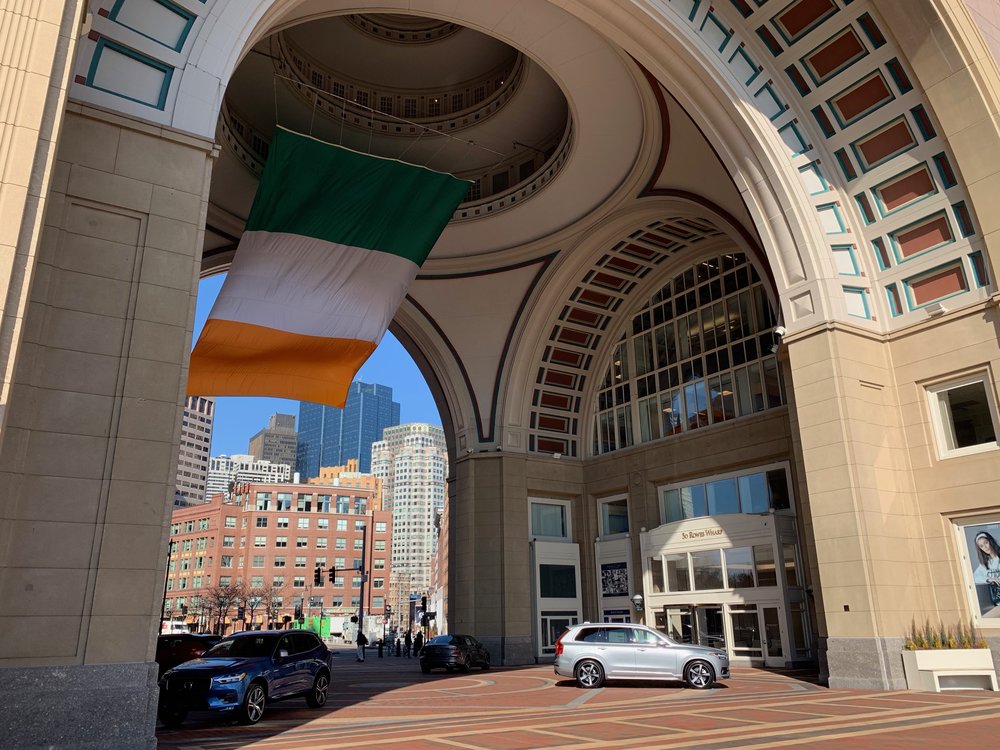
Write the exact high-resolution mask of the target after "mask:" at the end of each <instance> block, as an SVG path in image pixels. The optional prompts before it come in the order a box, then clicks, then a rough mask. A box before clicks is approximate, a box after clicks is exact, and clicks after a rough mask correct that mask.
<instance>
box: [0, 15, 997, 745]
mask: <svg viewBox="0 0 1000 750" xmlns="http://www.w3.org/2000/svg"><path fill="white" fill-rule="evenodd" d="M389 5H390V6H392V12H391V13H389V12H387V7H388V6H387V5H386V4H385V3H380V4H379V3H368V2H366V1H362V2H352V3H346V2H343V0H311V1H310V2H309V3H302V2H298V0H255V2H233V1H232V0H205V1H204V2H183V3H176V2H173V3H170V2H147V1H146V0H115V2H108V1H107V0H53V1H52V2H44V3H20V4H15V5H14V6H13V7H10V6H11V4H10V3H8V4H7V5H5V6H4V8H3V10H0V14H3V20H4V23H5V24H6V25H5V26H4V27H5V28H9V29H10V30H11V33H10V34H9V35H8V37H9V39H10V44H8V45H5V47H4V54H3V55H2V56H0V67H2V68H3V70H4V72H5V75H4V76H2V77H0V80H2V81H3V83H2V84H0V96H2V97H3V101H4V103H5V104H10V105H11V106H10V116H9V117H8V118H5V120H4V122H3V123H2V124H0V134H2V136H3V137H2V139H0V141H2V142H4V143H10V144H13V145H12V146H11V148H10V153H11V158H9V159H7V160H6V161H5V162H4V163H3V165H2V166H0V184H2V191H3V200H2V201H0V227H2V230H0V268H2V270H0V279H3V282H2V283H3V285H4V294H3V295H2V296H0V300H2V302H0V304H2V310H0V372H2V384H0V409H2V413H3V417H2V419H3V422H2V427H0V487H3V488H4V493H3V497H2V500H0V603H2V605H3V606H2V607H0V669H2V670H4V676H5V678H6V679H4V680H0V725H3V726H9V727H14V728H15V730H16V731H17V732H18V733H19V734H18V735H17V736H11V737H10V738H9V742H11V743H12V744H14V745H16V746H28V747H31V746H43V747H48V746H56V747H79V746H84V745H88V744H89V745H90V746H94V747H108V748H112V747H129V748H131V747H142V748H152V747H154V746H155V736H154V728H155V718H154V716H155V695H156V687H155V673H156V666H155V664H154V663H153V656H154V653H155V652H154V634H155V632H156V627H157V622H158V620H159V617H160V611H159V598H160V597H159V592H160V591H162V588H161V587H162V584H163V580H164V574H165V566H166V560H167V554H166V552H167V547H166V545H167V539H168V530H169V525H170V523H171V521H170V516H171V512H172V509H173V499H174V493H175V480H176V469H177V456H178V452H179V448H180V441H181V437H180V435H181V425H180V420H178V414H179V413H180V410H181V408H182V406H183V404H184V401H185V393H186V375H187V366H188V350H189V347H190V341H191V333H192V329H193V323H194V320H193V317H194V305H193V304H192V300H193V297H194V295H196V294H197V281H198V278H199V277H200V276H202V275H209V274H214V273H218V272H221V271H224V270H225V269H226V268H227V267H228V264H229V263H230V261H231V259H232V255H233V252H234V247H235V245H236V241H237V239H238V238H239V236H240V234H241V233H242V231H243V226H244V223H245V220H246V218H247V215H248V213H249V208H250V204H251V201H252V196H253V194H254V191H255V187H256V184H257V181H258V177H259V175H260V173H261V169H262V167H263V164H264V163H265V161H266V155H267V146H268V139H269V134H270V133H271V132H272V130H273V128H274V125H275V120H274V113H273V108H271V107H264V106H257V105H259V103H260V102H264V101H273V100H274V97H275V90H276V87H277V96H278V97H279V98H280V101H281V103H282V112H283V118H282V122H283V123H288V122H299V123H302V129H307V128H310V129H311V130H310V132H312V133H313V134H314V136H315V137H319V138H323V139H326V140H330V141H332V142H338V143H343V145H345V146H347V147H349V148H356V149H357V150H361V151H365V152H368V151H369V150H370V151H371V152H373V153H375V154H377V155H380V156H391V157H393V158H396V157H397V156H398V155H399V153H401V152H402V151H403V150H404V149H407V148H410V151H409V152H408V158H410V157H412V158H413V160H414V161H418V162H422V163H429V162H433V164H434V166H435V168H439V169H442V170H449V171H453V172H455V173H457V174H459V176H462V177H467V178H469V179H470V181H471V182H470V191H469V194H468V195H467V196H466V200H465V201H464V202H463V203H462V204H461V205H460V206H459V208H458V209H457V211H456V212H455V214H454V216H453V219H452V221H451V222H450V223H449V225H448V227H447V228H446V229H445V230H444V232H443V233H442V235H441V237H440V239H439V240H438V242H437V244H436V245H435V247H434V249H433V251H432V253H431V255H430V256H429V258H428V259H427V261H426V262H425V263H424V264H423V266H422V267H421V269H420V272H419V275H418V277H417V279H416V280H415V281H414V282H413V284H412V285H410V287H409V289H408V290H407V295H406V298H405V299H404V302H403V303H402V304H401V306H400V308H399V310H398V311H397V313H396V316H395V318H394V320H393V322H392V331H393V334H394V335H395V336H396V338H397V339H398V340H399V341H400V342H401V343H402V344H403V346H404V347H406V349H407V350H408V351H409V352H410V353H411V354H412V356H413V357H414V360H415V361H416V362H417V364H418V366H419V367H420V369H421V371H422V372H423V373H424V375H425V377H426V379H427V383H428V385H429V387H430V389H431V391H432V393H433V395H434V398H435V400H436V402H437V405H438V407H439V410H440V415H441V424H442V425H443V431H444V435H445V440H446V444H447V450H448V458H449V462H448V477H447V478H448V491H449V493H450V498H449V504H448V508H449V555H450V556H449V561H448V563H449V564H448V571H449V585H448V596H449V609H448V620H449V627H450V629H451V630H452V631H453V632H470V633H473V634H475V635H476V636H477V637H480V638H481V640H483V641H484V642H485V643H486V645H487V646H488V647H489V648H490V650H491V652H492V653H494V654H503V661H504V663H509V664H517V663H530V662H533V661H534V660H536V659H540V658H542V657H543V656H546V655H547V654H546V649H547V648H549V643H550V641H551V633H552V632H554V631H555V630H557V629H558V628H559V627H561V626H562V625H563V624H565V623H566V622H567V621H568V620H570V619H572V618H578V619H589V620H596V619H603V618H604V617H609V618H623V617H628V618H636V619H638V618H642V619H644V620H645V621H647V622H651V623H653V624H659V625H660V626H661V627H663V628H664V629H667V630H669V632H672V633H674V634H676V635H678V636H679V637H682V638H691V639H702V638H704V639H708V642H713V641H714V642H718V640H719V639H720V638H721V639H722V640H724V642H725V646H726V648H727V649H730V651H731V652H732V653H733V654H734V658H735V657H739V658H740V659H741V660H745V661H747V662H748V663H755V662H756V663H771V664H775V663H782V662H784V663H785V664H795V663H798V662H799V661H800V660H801V659H803V658H806V654H807V653H808V658H813V659H815V662H816V664H817V665H818V668H819V670H820V676H821V678H822V679H823V680H824V681H825V682H827V683H828V684H830V685H832V686H838V687H843V686H856V687H873V688H881V689H899V688H902V687H904V686H905V678H904V675H903V672H902V665H901V662H902V659H901V651H902V644H903V637H904V635H905V633H906V631H907V630H908V628H909V627H910V624H911V622H913V621H916V622H923V621H925V620H928V619H929V620H931V621H932V622H944V623H946V624H955V623H958V622H966V621H968V620H969V619H970V618H971V620H972V621H973V623H974V625H975V627H976V628H977V629H978V630H979V631H980V632H981V633H982V635H983V637H984V638H985V639H986V641H987V642H988V643H989V644H991V646H992V647H993V649H994V652H996V649H997V648H998V645H1000V604H996V603H995V602H997V601H998V600H1000V597H996V596H995V594H996V592H995V590H994V588H995V587H993V586H991V581H990V578H991V576H990V575H989V572H990V569H991V567H992V566H993V565H994V561H995V560H996V559H998V556H996V555H994V554H993V549H994V546H995V545H994V542H997V540H1000V502H998V500H997V498H1000V471H998V466H1000V462H998V461H997V457H998V456H1000V452H998V451H1000V445H998V443H997V439H996V436H997V430H998V425H1000V418H998V416H997V403H998V401H997V398H998V383H1000V378H998V374H997V373H998V370H1000V343H998V337H997V330H998V326H1000V307H998V289H997V284H996V269H997V267H998V263H1000V219H998V217H1000V212H998V211H997V194H998V191H997V185H998V184H1000V126H998V124H997V123H998V121H1000V120H998V113H1000V94H998V92H1000V68H998V65H997V50H998V49H1000V41H998V40H1000V32H998V29H997V24H996V13H995V9H996V4H995V3H994V2H992V1H991V0H851V1H850V2H849V1H848V0H780V1H779V0H767V1H766V2H763V1H761V0H754V1H753V2H750V1H749V0H746V1H745V0H729V1H728V2H716V3H708V2H697V1H696V0H666V1H660V0H657V1H656V2H653V1H652V0H559V1H558V2H550V1H549V0H464V1H463V2H461V3H441V2H438V1H437V0H410V1H409V2H407V3H396V4H393V3H389ZM366 9H370V12H369V10H366ZM401 16H405V18H400V17H401ZM386 32H388V33H386ZM400 61H403V62H402V63H401V62H400ZM457 61H460V63H458V62H457ZM449 67H450V68H452V69H458V68H459V67H460V68H461V75H460V76H458V77H456V78H455V80H460V81H461V85H459V84H456V85H455V86H454V87H450V88H448V87H446V88H448V90H447V91H446V92H445V91H443V90H442V84H441V79H440V77H435V76H429V75H427V73H428V71H441V70H448V69H449ZM400 70H405V71H406V73H407V77H406V81H405V82H404V81H400V76H399V71H400ZM304 92H309V93H304ZM443 93H445V94H446V96H442V94H443ZM345 102H346V103H345ZM361 102H366V103H367V106H368V107H369V109H361V105H360V103H361ZM354 103H358V106H357V107H355V104H354ZM372 105H374V106H372ZM313 113H315V117H313ZM390 114H391V117H390ZM399 115H401V116H402V117H403V118H404V119H406V120H409V121H412V122H413V125H412V127H413V131H412V132H404V130H403V126H402V125H400V124H399V123H398V121H394V120H393V119H392V118H395V117H397V116H399ZM355 119H356V120H357V123H358V124H357V125H355V124H354V123H355ZM418 121H419V122H418ZM397 125H398V126H399V127H400V130H399V131H396V130H394V128H395V127H396V126H397ZM407 127H409V126H407ZM424 127H426V128H429V130H424V129H422V128H424ZM438 131H440V132H448V133H454V134H455V135H456V137H457V138H458V141H459V143H460V144H461V148H459V149H458V150H454V149H452V148H450V147H448V144H442V143H441V142H440V141H438V140H436V139H437V136H433V132H438ZM341 133H343V138H341ZM498 134H502V138H500V140H502V141H503V143H504V144H514V145H512V146H511V147H510V148H507V147H506V146H504V150H503V158H502V159H501V158H500V157H499V156H498V154H497V153H495V151H483V150H481V149H478V148H474V147H472V146H470V145H469V143H470V142H474V143H478V142H479V141H480V140H481V139H482V138H486V137H487V136H490V142H493V141H494V140H496V139H497V136H498ZM449 143H452V142H451V141H449ZM516 144H526V145H527V146H528V147H527V148H525V147H524V146H519V145H516ZM452 145H455V144H454V143H452ZM369 146H370V148H369ZM411 147H412V148H411ZM529 152H530V155H529ZM338 270H342V269H330V271H331V273H333V272H335V271H338ZM765 301H766V304H764V303H765ZM298 302H299V303H300V304H308V303H309V299H308V297H307V296H306V295H303V298H302V299H301V300H298ZM772 350H773V351H772ZM299 427H300V428H303V424H302V420H301V419H300V423H299ZM373 440H374V438H373ZM53 456H57V457H58V459H59V460H58V461H53V460H52V459H53ZM349 457H353V456H349ZM345 459H346V457H344V458H336V459H334V458H330V459H326V460H323V461H322V462H320V461H317V462H316V463H315V466H316V471H318V468H319V466H321V465H323V464H343V463H345ZM361 468H362V470H364V469H366V468H367V467H366V466H365V465H364V464H362V465H361ZM304 473H305V474H308V473H307V472H304ZM783 490H784V491H783ZM626 528H627V531H626V530H625V529H626ZM393 577H394V578H395V577H396V576H393ZM626 595H627V596H626ZM636 595H642V596H643V609H642V610H636V609H635V606H634V604H633V605H632V609H631V610H629V607H628V605H627V604H626V602H631V601H633V597H635V596H636ZM623 610H625V611H624V612H623ZM8 670H9V671H8ZM112 674H113V679H109V675H112ZM53 684H58V685H59V688H58V689H52V685H53ZM12 686H17V687H16V688H15V687H12ZM32 686H35V687H32ZM14 690H17V691H19V692H18V693H17V694H16V695H13V694H12V693H13V691H14ZM70 693H72V695H73V696H75V697H76V699H75V700H72V701H70V700H67V698H66V696H67V695H69V694H70ZM136 696H146V699H145V700H136ZM15 698H16V699H15ZM19 701H20V702H22V703H19ZM23 701H28V702H30V705H32V707H33V709H34V711H35V712H36V713H37V714H38V715H42V716H45V717H46V718H47V721H46V722H45V723H44V725H43V724H41V723H38V724H26V723H25V722H23V721H21V720H20V719H21V718H22V717H21V716H18V715H17V714H15V713H14V710H13V709H12V708H11V707H12V706H17V705H22V704H23ZM107 705H115V706H116V707H117V708H118V709H119V710H118V711H117V713H116V721H115V722H108V723H97V722H94V721H92V720H91V719H92V717H93V716H94V715H95V713H94V712H95V709H96V708H98V707H101V706H107Z"/></svg>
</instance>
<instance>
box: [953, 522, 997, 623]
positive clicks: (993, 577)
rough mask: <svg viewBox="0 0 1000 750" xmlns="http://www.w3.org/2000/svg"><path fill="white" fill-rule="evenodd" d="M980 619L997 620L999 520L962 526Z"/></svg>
mask: <svg viewBox="0 0 1000 750" xmlns="http://www.w3.org/2000/svg"><path fill="white" fill-rule="evenodd" d="M962 531H963V532H964V535H965V540H966V543H967V544H968V545H969V547H968V551H969V564H970V566H971V567H972V580H973V582H974V583H975V586H976V598H977V600H978V605H979V616H980V617H987V618H994V617H996V618H1000V521H997V522H993V523H978V524H972V525H970V526H964V527H963V528H962Z"/></svg>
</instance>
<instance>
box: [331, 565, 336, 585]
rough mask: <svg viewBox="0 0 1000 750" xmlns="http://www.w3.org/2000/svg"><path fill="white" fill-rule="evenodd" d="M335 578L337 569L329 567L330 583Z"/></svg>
mask: <svg viewBox="0 0 1000 750" xmlns="http://www.w3.org/2000/svg"><path fill="white" fill-rule="evenodd" d="M336 578H337V569H336V568H330V583H334V582H335V579H336Z"/></svg>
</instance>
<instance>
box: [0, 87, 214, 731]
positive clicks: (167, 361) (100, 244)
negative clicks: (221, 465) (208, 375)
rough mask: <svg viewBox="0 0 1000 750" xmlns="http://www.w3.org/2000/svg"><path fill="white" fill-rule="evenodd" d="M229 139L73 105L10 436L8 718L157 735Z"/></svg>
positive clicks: (6, 460)
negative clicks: (195, 347)
mask: <svg viewBox="0 0 1000 750" xmlns="http://www.w3.org/2000/svg"><path fill="white" fill-rule="evenodd" d="M212 149H213V145H212V144H211V143H209V142H206V141H204V140H201V139H196V138H194V137H189V136H185V135H181V134H178V133H173V132H168V131H166V130H164V129H162V128H158V127H155V126H150V125H145V124H142V123H139V122H135V121H131V120H127V119H126V118H123V117H121V116H118V115H111V114H107V113H104V112H101V111H97V110H93V109H89V108H86V107H81V106H78V105H71V106H70V107H69V109H68V111H67V115H66V121H65V124H64V129H63V133H62V136H61V139H60V143H59V150H58V155H57V162H56V165H55V169H54V174H53V179H52V189H51V192H50V195H49V205H48V210H47V213H46V223H45V227H44V231H43V233H42V241H41V244H40V247H39V251H38V258H37V262H36V266H35V272H34V280H33V283H32V287H31V291H30V297H29V302H28V307H27V314H26V316H25V323H24V332H23V337H22V342H21V345H20V350H19V353H18V357H17V361H16V364H15V367H14V370H13V377H12V385H11V397H10V402H9V406H8V410H7V415H6V416H7V418H6V429H5V431H4V433H3V436H2V442H0V486H2V487H3V488H4V490H3V497H2V504H0V602H3V607H2V610H0V733H2V735H0V736H3V737H4V738H5V740H7V741H8V742H12V743H13V746H16V747H26V746H31V747H34V746H39V747H41V746H45V747H60V748H61V747H74V748H90V747H93V748H118V747H122V748H124V747H129V748H132V747H136V748H138V747H141V748H147V747H148V748H152V747H154V746H155V740H154V736H153V731H154V726H155V724H154V721H155V709H156V699H157V695H156V677H157V668H156V664H155V663H154V662H153V659H154V654H155V652H154V647H155V633H156V630H157V623H158V620H159V615H160V603H161V597H162V594H163V576H164V566H165V555H166V542H167V532H168V521H169V516H170V509H171V504H172V498H173V485H174V479H175V471H176V459H177V449H178V441H179V435H180V414H181V404H182V397H183V388H184V383H185V379H186V368H187V361H188V351H189V347H190V340H191V330H192V325H193V318H194V299H195V294H196V291H197V281H198V275H199V264H200V256H201V247H202V238H203V231H204V221H205V214H206V207H207V195H208V185H209V176H210V171H211V169H210V167H211V154H212Z"/></svg>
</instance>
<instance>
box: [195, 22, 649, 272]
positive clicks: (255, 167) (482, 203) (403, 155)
mask: <svg viewBox="0 0 1000 750" xmlns="http://www.w3.org/2000/svg"><path fill="white" fill-rule="evenodd" d="M626 68H627V66H626V65H625V63H624V61H620V63H619V66H618V69H617V71H616V73H617V75H612V76H607V75H605V76H603V77H602V80H600V81H597V82H594V83H593V85H591V86H590V87H589V88H590V90H589V91H587V92H586V93H585V94H584V98H588V97H595V96H597V97H600V96H604V97H609V96H610V100H611V101H610V103H611V104H615V102H614V98H615V97H614V96H613V95H612V92H614V91H617V92H619V94H618V98H619V99H620V102H619V106H618V107H617V110H618V112H619V114H618V117H620V116H621V114H622V113H624V114H625V115H626V120H632V121H633V123H632V124H633V127H626V128H625V129H624V131H623V132H624V136H625V137H624V138H623V139H621V140H620V141H619V143H618V145H617V146H616V147H615V148H614V149H612V150H613V151H616V152H619V153H615V154H613V158H614V159H615V162H616V163H617V164H618V165H619V166H618V167H617V173H615V170H612V171H608V170H606V169H602V168H600V165H599V164H598V165H595V164H593V160H588V159H586V158H585V156H586V154H585V151H584V150H582V149H581V143H580V141H581V139H580V137H579V135H580V134H579V132H578V130H579V128H578V126H577V124H576V123H574V117H573V114H572V113H573V112H574V110H575V109H578V108H579V107H578V106H576V107H575V106H574V104H573V102H572V97H573V94H572V90H573V88H574V85H573V83H572V82H566V81H560V82H557V81H556V80H554V79H553V78H552V77H551V76H550V75H549V74H548V73H547V72H546V70H545V69H544V67H543V65H542V64H540V62H538V61H536V60H533V59H532V58H531V57H529V56H528V55H526V54H524V53H522V52H520V51H519V50H517V49H515V48H513V47H511V46H509V45H507V44H505V43H504V42H503V41H500V40H499V39H496V38H493V37H490V36H487V35H485V34H481V33H479V32H477V31H474V30H472V29H469V28H465V27H462V26H459V25H456V24H454V23H451V22H445V21H441V20H438V19H432V18H425V17H421V16H409V15H403V14H366V15H361V14H352V15H340V16H330V17H326V18H320V19H316V20H311V21H308V22H306V23H301V24H298V25H292V26H287V27H285V28H283V29H281V30H279V31H277V32H275V33H273V34H271V35H270V36H268V37H266V38H265V39H263V40H261V41H260V42H258V43H257V44H256V45H255V46H254V47H253V49H252V50H251V51H250V53H249V54H247V55H246V56H245V58H244V60H243V61H242V63H241V64H240V65H239V67H238V68H237V70H236V72H235V74H234V76H233V78H232V80H231V81H230V84H229V87H228V88H227V91H226V96H225V102H224V106H223V110H222V113H221V116H220V120H219V126H218V138H219V141H220V143H222V144H223V148H222V151H221V154H220V157H219V159H218V161H217V163H216V165H215V168H214V171H213V178H212V192H211V206H210V209H209V221H208V231H207V236H206V249H205V260H206V268H210V267H212V266H216V265H220V264H225V263H226V262H227V259H228V255H229V254H230V253H231V251H232V248H233V247H234V245H235V242H236V241H237V238H238V237H239V235H240V233H241V232H242V225H243V222H244V220H245V217H246V215H247V213H248V212H249V209H250V205H251V203H252V200H253V196H254V193H255V191H256V186H257V181H258V179H259V176H260V173H261V171H262V169H263V165H264V162H265V161H266V158H267V149H268V144H269V141H270V139H271V135H272V133H273V130H274V128H275V126H276V125H277V126H281V127H285V128H289V129H291V130H295V131H298V132H302V133H307V134H311V135H313V136H315V137H317V138H319V139H321V140H324V141H328V142H331V143H336V144H340V145H343V146H346V147H348V148H351V149H354V150H357V151H360V152H363V153H371V154H374V155H378V156H382V157H389V158H397V159H401V160H403V161H407V162H409V163H413V164H419V165H423V166H427V167H429V168H431V169H435V170H439V171H443V172H450V173H452V174H455V175H456V176H458V177H462V178H464V179H467V180H469V191H468V193H467V194H466V197H465V200H464V201H463V203H462V204H461V205H460V206H459V208H458V210H457V211H456V212H455V214H454V216H453V219H452V222H451V224H450V225H449V227H448V229H446V230H445V234H444V235H443V236H442V239H441V240H440V241H439V242H438V245H437V246H436V248H435V251H434V253H433V254H432V258H441V257H451V258H456V257H468V256H473V255H477V254H482V253H492V252H495V251H496V250H498V249H503V248H504V247H513V246H516V245H518V244H523V243H524V242H526V241H531V240H534V239H538V238H540V237H544V236H546V235H548V234H551V233H552V232H553V231H558V229H559V228H561V227H562V226H567V225H569V224H570V223H572V221H574V220H575V219H577V218H578V217H579V216H580V215H581V212H586V211H587V210H589V209H590V208H592V207H593V203H591V204H590V205H588V204H587V202H586V201H584V202H582V203H580V202H577V204H576V205H575V206H574V207H573V214H572V215H570V214H569V213H567V211H566V206H565V205H564V204H565V201H563V200H560V198H559V196H558V195H557V193H558V192H559V191H558V188H557V187H556V184H557V183H558V182H559V181H560V180H562V181H563V182H564V184H566V185H569V184H572V183H575V184H577V185H579V183H580V180H581V179H583V180H585V181H586V184H588V185H591V190H592V191H593V192H594V198H595V201H596V200H598V199H603V198H605V197H606V196H607V195H608V194H610V193H611V192H612V191H613V190H614V189H615V188H616V187H617V186H618V184H619V183H620V181H621V179H622V178H623V177H624V176H625V174H627V172H628V169H629V168H630V166H631V164H632V163H633V162H634V160H635V156H636V154H637V151H638V143H639V141H640V140H641V127H635V126H636V125H638V124H639V120H640V118H639V117H638V116H637V115H638V108H637V107H636V105H635V99H636V95H635V91H634V82H633V76H634V71H629V70H626ZM616 78H617V80H615V79H616ZM622 83H628V84H630V85H628V86H626V87H625V92H624V96H623V94H622V88H623V87H622ZM577 88H579V87H577ZM630 89H631V93H629V90H630ZM567 92H569V94H570V97H571V100H568V99H567ZM630 110H634V111H631V112H630ZM630 131H631V132H630ZM622 144H624V149H625V151H626V152H627V153H628V158H627V159H626V160H625V161H624V164H623V162H622V159H621V158H620V156H621V154H620V152H621V151H622V147H623V146H622ZM589 148H590V149H600V150H603V149H602V147H601V146H600V144H598V143H597V141H592V142H591V144H590V146H589ZM588 163H589V164H590V166H585V165H586V164H588ZM581 170H583V171H581ZM588 170H589V171H588ZM574 172H576V175H575V177H574V175H573V173H574ZM591 172H594V173H593V174H592V173H591ZM566 173H569V175H568V176H567V174H566ZM577 200H578V201H579V198H578V199H577ZM529 204H535V206H534V208H532V209H530V210H525V208H524V207H526V206H528V205H529ZM546 204H547V205H546ZM485 222H489V223H490V228H489V230H488V231H484V229H485V227H484V223H485ZM464 224H468V225H470V226H469V227H465V228H464V229H463V227H462V225H464Z"/></svg>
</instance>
